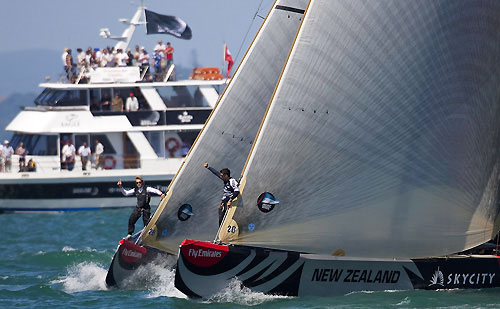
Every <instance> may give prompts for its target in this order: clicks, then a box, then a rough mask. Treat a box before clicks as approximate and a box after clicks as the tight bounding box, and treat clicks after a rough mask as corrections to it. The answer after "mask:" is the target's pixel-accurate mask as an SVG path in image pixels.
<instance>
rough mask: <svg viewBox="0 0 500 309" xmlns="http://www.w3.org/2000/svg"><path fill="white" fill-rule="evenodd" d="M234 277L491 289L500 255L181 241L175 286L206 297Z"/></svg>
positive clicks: (267, 282) (282, 282)
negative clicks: (400, 255)
mask: <svg viewBox="0 0 500 309" xmlns="http://www.w3.org/2000/svg"><path fill="white" fill-rule="evenodd" d="M235 279H237V280H238V283H239V284H241V285H242V286H244V287H247V288H249V289H251V290H252V291H255V292H262V293H266V294H273V295H287V296H311V295H313V296H334V295H344V294H346V293H350V292H354V291H385V290H412V289H427V290H436V289H456V288H460V289H469V288H491V287H499V286H500V258H499V257H498V256H492V255H474V256H466V255H462V256H452V257H442V258H428V259H411V260H410V259H408V260H391V259H366V258H351V257H345V256H325V255H313V254H302V253H298V252H290V251H279V250H272V249H264V248H256V247H248V246H239V245H231V246H226V245H216V244H212V243H208V242H200V241H193V240H184V241H183V243H182V244H181V246H180V249H179V257H178V260H177V267H176V274H175V286H176V288H177V289H179V290H180V291H181V292H183V293H184V294H186V295H188V296H189V297H193V298H208V297H210V296H212V295H214V294H216V293H218V292H220V291H222V290H223V289H225V288H226V287H228V286H229V285H230V284H231V282H234V281H233V280H235Z"/></svg>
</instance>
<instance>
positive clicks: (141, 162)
mask: <svg viewBox="0 0 500 309" xmlns="http://www.w3.org/2000/svg"><path fill="white" fill-rule="evenodd" d="M29 159H32V160H33V161H34V162H35V169H34V170H30V169H29V166H28V160H29ZM183 159H184V156H181V155H179V156H171V157H170V156H169V157H158V158H155V159H140V158H137V157H119V156H115V155H106V154H105V155H103V156H102V158H101V160H100V161H97V160H96V159H95V157H94V156H92V158H91V159H90V160H88V162H87V164H86V169H85V170H84V169H83V168H82V160H81V157H80V156H76V158H75V161H74V166H73V168H72V170H69V169H68V168H67V163H65V162H61V161H59V160H58V159H57V156H28V157H27V158H26V165H25V166H24V167H23V166H21V165H19V164H18V162H19V157H18V156H17V155H13V156H12V164H11V168H10V170H7V169H6V166H5V164H4V163H2V164H0V179H1V178H2V175H4V176H7V175H11V176H14V175H21V174H27V175H24V176H23V177H29V176H30V175H32V176H33V177H43V175H50V174H52V175H53V174H61V173H64V174H71V173H75V174H78V173H81V172H84V173H85V172H87V173H91V172H96V171H102V172H104V173H106V172H111V171H125V170H137V169H139V170H140V169H143V170H144V169H148V170H150V169H151V170H155V171H160V170H161V171H162V172H166V173H168V171H170V173H175V172H176V170H177V168H178V166H179V164H180V163H181V162H182V160H183Z"/></svg>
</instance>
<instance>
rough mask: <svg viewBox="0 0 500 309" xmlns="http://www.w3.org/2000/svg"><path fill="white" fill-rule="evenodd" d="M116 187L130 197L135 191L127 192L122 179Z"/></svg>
mask: <svg viewBox="0 0 500 309" xmlns="http://www.w3.org/2000/svg"><path fill="white" fill-rule="evenodd" d="M116 185H117V186H118V187H120V191H121V192H122V194H123V195H125V196H130V195H133V194H134V189H130V190H125V188H123V187H122V180H121V179H120V180H118V182H117V183H116Z"/></svg>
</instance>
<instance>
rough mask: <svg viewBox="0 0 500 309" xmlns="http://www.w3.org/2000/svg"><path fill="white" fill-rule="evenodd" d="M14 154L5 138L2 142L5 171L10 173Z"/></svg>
mask: <svg viewBox="0 0 500 309" xmlns="http://www.w3.org/2000/svg"><path fill="white" fill-rule="evenodd" d="M13 154H14V149H13V148H12V146H10V145H9V141H8V140H5V141H4V142H3V157H4V158H5V172H7V173H10V171H11V170H12V155H13Z"/></svg>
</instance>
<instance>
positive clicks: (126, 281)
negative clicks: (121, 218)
mask: <svg viewBox="0 0 500 309" xmlns="http://www.w3.org/2000/svg"><path fill="white" fill-rule="evenodd" d="M170 256H171V255H170V254H168V253H166V252H162V251H159V250H157V249H155V248H152V247H143V246H139V245H136V244H134V243H133V242H131V241H127V240H121V241H120V242H119V244H118V247H117V248H116V251H115V254H114V255H113V259H112V261H111V265H110V266H109V269H108V273H107V275H106V286H107V287H110V288H111V287H116V288H135V287H139V288H140V287H142V288H143V287H144V285H145V284H147V281H151V274H150V273H151V271H148V270H146V271H144V272H141V271H139V270H140V269H141V267H147V266H149V265H152V264H154V263H157V264H159V265H161V267H168V266H167V265H168V259H169V257H170Z"/></svg>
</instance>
